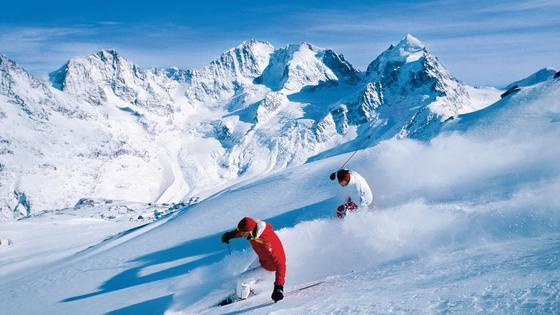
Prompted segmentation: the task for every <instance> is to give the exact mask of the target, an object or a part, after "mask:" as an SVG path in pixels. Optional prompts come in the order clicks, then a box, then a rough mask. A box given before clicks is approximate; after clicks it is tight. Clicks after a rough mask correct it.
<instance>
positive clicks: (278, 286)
mask: <svg viewBox="0 0 560 315" xmlns="http://www.w3.org/2000/svg"><path fill="white" fill-rule="evenodd" d="M237 237H244V238H246V239H247V240H249V243H250V244H251V247H253V250H254V251H255V253H256V254H257V256H258V258H259V259H258V263H257V260H255V262H253V263H252V264H251V265H250V266H249V267H248V268H247V270H246V271H245V272H244V273H242V274H241V275H240V277H239V279H238V282H237V288H236V295H237V298H238V299H246V298H247V297H248V296H249V293H250V292H251V289H252V287H254V286H255V284H256V283H257V282H259V281H261V280H262V278H266V277H267V276H268V274H270V272H275V273H276V278H275V281H274V290H273V292H272V296H271V297H272V299H273V300H274V302H278V301H280V300H282V299H283V298H284V279H285V276H286V254H285V253H284V247H283V246H282V242H281V241H280V239H279V238H278V235H276V233H275V232H274V230H273V228H272V225H270V224H269V223H266V222H264V221H259V220H254V219H252V218H249V217H245V218H243V219H242V220H241V221H239V224H238V225H237V229H235V230H233V231H230V232H226V233H224V235H222V242H224V243H228V244H229V240H230V239H232V238H237Z"/></svg>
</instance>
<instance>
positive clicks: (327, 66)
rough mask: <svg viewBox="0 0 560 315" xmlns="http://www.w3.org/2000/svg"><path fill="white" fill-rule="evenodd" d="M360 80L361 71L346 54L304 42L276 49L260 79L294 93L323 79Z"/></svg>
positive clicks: (323, 80)
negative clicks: (358, 71) (350, 62)
mask: <svg viewBox="0 0 560 315" xmlns="http://www.w3.org/2000/svg"><path fill="white" fill-rule="evenodd" d="M335 72H336V73H335ZM338 76H340V78H339V77H338ZM358 80H359V77H358V73H357V71H356V70H355V69H354V68H353V67H352V65H350V64H349V63H348V62H347V61H346V60H344V58H343V57H340V56H338V55H336V54H335V53H334V52H333V51H332V50H324V49H321V48H318V47H315V46H313V45H311V44H308V43H301V44H299V45H288V46H287V47H286V48H284V49H278V50H276V51H275V52H274V55H273V56H272V59H271V61H270V64H269V65H268V67H267V68H266V69H265V71H264V73H263V75H262V77H260V78H259V79H258V81H257V82H258V83H262V84H264V85H266V86H268V87H270V88H271V89H272V90H274V91H281V90H283V91H284V92H285V93H288V94H290V93H293V92H298V91H300V90H301V89H302V88H303V87H305V86H316V85H318V84H319V83H320V82H330V81H343V82H350V83H356V82H357V81H358Z"/></svg>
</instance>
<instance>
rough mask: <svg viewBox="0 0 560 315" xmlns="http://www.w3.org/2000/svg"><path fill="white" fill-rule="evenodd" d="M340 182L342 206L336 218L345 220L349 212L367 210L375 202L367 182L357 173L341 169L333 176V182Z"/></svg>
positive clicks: (337, 210)
mask: <svg viewBox="0 0 560 315" xmlns="http://www.w3.org/2000/svg"><path fill="white" fill-rule="evenodd" d="M335 177H336V179H337V180H338V184H339V185H340V187H341V190H340V192H339V194H338V198H339V201H340V205H339V206H338V207H337V209H336V216H337V217H338V218H340V219H342V218H344V217H345V216H346V214H347V213H348V212H353V211H358V210H361V209H367V208H368V207H369V205H370V204H371V203H372V202H373V194H372V192H371V188H370V187H369V185H368V183H367V182H366V180H365V179H364V178H363V177H362V176H361V175H360V174H358V173H356V172H355V171H350V170H346V169H340V170H338V171H337V172H336V174H335V173H332V174H331V180H334V179H335Z"/></svg>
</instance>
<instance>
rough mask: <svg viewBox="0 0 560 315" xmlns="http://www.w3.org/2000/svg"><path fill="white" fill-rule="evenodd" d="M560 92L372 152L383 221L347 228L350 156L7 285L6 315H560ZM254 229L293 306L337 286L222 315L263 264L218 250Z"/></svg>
mask: <svg viewBox="0 0 560 315" xmlns="http://www.w3.org/2000/svg"><path fill="white" fill-rule="evenodd" d="M559 93H560V81H559V80H549V81H546V82H544V83H541V84H538V85H535V86H531V87H528V88H526V89H523V90H522V91H520V92H519V93H517V94H515V95H512V96H511V97H508V98H504V99H503V100H501V101H499V102H497V103H496V104H494V105H492V107H490V108H487V109H486V110H484V111H481V112H478V113H473V114H471V116H468V117H473V118H468V119H467V116H464V117H460V119H458V122H457V123H455V122H453V124H456V125H457V126H461V127H460V128H459V127H456V128H455V127H454V128H451V127H445V128H449V129H446V131H444V132H443V133H442V134H441V135H439V136H437V137H435V138H433V139H432V140H431V141H429V142H418V141H416V140H411V139H402V140H400V141H398V140H396V139H390V140H387V141H383V142H381V143H379V144H378V145H377V146H375V147H373V148H369V149H367V150H364V151H362V152H359V153H358V154H357V155H356V157H355V158H354V160H352V162H351V165H350V166H351V167H352V168H353V169H355V170H357V171H358V172H359V173H361V174H362V175H364V177H365V178H366V180H368V182H369V183H370V184H371V185H372V187H373V190H374V193H375V196H376V200H375V202H376V204H377V207H376V208H375V209H371V211H369V212H364V213H360V214H357V215H354V216H349V217H348V218H347V219H345V220H338V219H335V218H334V209H335V206H336V203H335V201H334V199H333V196H334V195H335V193H336V189H337V186H336V184H335V183H333V182H331V181H329V180H328V175H329V174H330V172H331V171H333V170H336V169H337V168H338V166H339V165H340V164H341V163H342V162H343V161H344V160H346V158H347V155H338V156H334V157H331V158H326V159H322V160H319V161H316V162H312V163H306V164H304V165H301V166H294V167H290V168H287V169H285V170H282V171H278V172H274V173H272V174H268V175H264V176H261V177H259V178H255V179H250V180H246V181H242V182H239V183H237V184H235V185H233V186H231V187H228V188H227V189H225V190H222V191H220V192H218V193H216V194H214V195H212V196H211V197H209V198H207V199H206V200H203V201H202V202H200V203H199V204H196V205H194V206H191V207H189V208H185V209H183V210H182V211H181V212H179V213H178V214H176V215H175V216H173V217H171V218H168V219H165V220H160V221H158V222H156V223H155V224H153V225H149V226H146V227H143V228H140V229H138V230H135V231H134V232H133V233H131V234H127V235H124V236H122V237H115V238H113V239H112V240H109V241H106V242H103V243H101V244H99V245H98V246H95V247H92V248H90V249H86V250H83V251H80V252H78V253H76V254H73V255H69V256H65V257H64V258H61V259H60V260H59V261H57V262H56V263H50V264H48V265H42V267H41V268H39V267H35V268H31V269H25V268H23V269H21V273H22V274H23V276H21V277H17V275H14V274H10V275H0V279H1V280H2V281H0V283H1V284H0V303H2V305H3V306H4V307H3V309H2V312H6V313H7V314H13V313H18V314H52V313H82V314H100V313H108V314H132V313H140V314H150V313H152V314H160V313H163V312H168V313H169V314H183V313H209V314H212V313H219V314H224V313H231V314H235V313H240V312H243V313H255V314H262V313H270V312H274V313H286V314H293V313H297V314H300V313H325V312H333V313H391V312H396V313H442V314H443V313H449V312H454V313H503V314H512V313H515V314H517V313H534V314H551V313H552V314H553V313H558V312H559V310H560V293H559V292H560V283H559V282H558V280H557V279H559V276H560V268H559V267H560V259H559V257H560V256H559V253H558V248H559V244H560V243H559V241H560V234H559V233H558V231H559V228H560V212H559V209H560V202H559V199H558V198H557V192H558V191H559V189H560V166H559V164H558V163H557V158H558V156H560V148H559V147H558V146H557V145H556V144H557V139H558V137H559V136H560V125H559V124H558V122H559V121H560V119H558V118H559V117H560V108H559V107H558V103H557V101H556V100H557V99H558V96H560V95H559ZM485 117H488V119H485ZM247 215H249V216H254V217H257V218H262V219H265V220H267V221H268V222H271V223H272V224H273V226H275V228H276V229H277V230H279V235H280V238H281V239H282V241H283V243H284V247H285V249H286V254H287V259H288V269H287V277H286V279H287V282H286V291H290V290H292V289H294V288H298V287H300V286H302V285H305V284H309V283H313V281H316V280H323V281H325V282H324V283H323V284H321V285H319V286H317V287H313V288H310V289H308V290H304V291H301V292H298V293H294V294H291V295H288V296H287V297H286V299H285V300H283V301H281V302H279V303H277V304H271V303H270V299H269V295H270V292H271V290H272V283H264V284H263V286H262V289H261V290H262V291H259V292H258V293H259V294H258V295H257V296H256V297H254V298H252V299H249V300H247V301H244V302H240V303H235V304H232V305H229V306H225V307H222V308H216V307H212V305H213V304H215V303H217V302H218V301H220V300H221V299H222V298H223V297H224V296H226V295H227V294H229V293H230V292H232V290H233V285H234V282H235V277H236V275H238V274H239V273H240V272H241V271H242V269H243V268H244V267H246V266H247V265H248V264H249V263H250V262H251V260H252V259H253V258H254V255H253V254H252V252H251V251H249V250H242V249H247V245H246V242H244V241H243V240H235V241H233V242H232V250H233V253H232V255H231V256H229V255H228V254H227V249H226V248H225V247H224V246H223V245H222V244H220V242H219V237H220V235H221V234H222V233H223V232H224V231H226V230H228V229H231V228H233V227H234V226H235V224H236V223H237V221H238V220H239V219H240V218H242V217H243V216H247ZM24 236H25V232H24V231H19V234H14V235H13V236H12V241H13V243H12V245H11V246H9V247H4V248H2V247H0V250H2V251H6V253H8V252H9V251H12V250H14V249H16V248H17V246H18V243H19V242H18V237H22V238H23V237H24ZM67 249H68V248H60V249H58V250H59V251H63V250H67ZM3 257H4V256H2V257H1V258H0V265H2V266H6V265H7V266H9V267H10V266H13V264H14V262H13V261H12V262H7V261H6V260H5V259H4V258H3ZM38 259H41V258H38ZM29 300H32V301H33V303H29V302H28V301H29Z"/></svg>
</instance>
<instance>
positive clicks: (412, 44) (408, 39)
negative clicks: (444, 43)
mask: <svg viewBox="0 0 560 315" xmlns="http://www.w3.org/2000/svg"><path fill="white" fill-rule="evenodd" d="M397 48H410V49H415V50H421V49H424V48H426V45H424V43H422V42H421V41H420V40H419V39H418V38H416V37H414V36H412V35H410V34H406V35H405V36H404V37H403V38H402V39H401V41H400V42H399V44H398V45H397Z"/></svg>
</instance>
